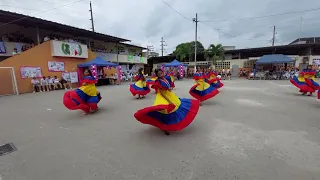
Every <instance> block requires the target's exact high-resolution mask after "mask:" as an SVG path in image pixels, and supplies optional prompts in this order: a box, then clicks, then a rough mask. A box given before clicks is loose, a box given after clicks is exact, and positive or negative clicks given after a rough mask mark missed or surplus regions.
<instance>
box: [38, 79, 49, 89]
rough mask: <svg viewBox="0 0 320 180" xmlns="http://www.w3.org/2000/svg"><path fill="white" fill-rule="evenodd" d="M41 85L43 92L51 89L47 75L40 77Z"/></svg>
mask: <svg viewBox="0 0 320 180" xmlns="http://www.w3.org/2000/svg"><path fill="white" fill-rule="evenodd" d="M40 86H41V88H42V91H43V92H45V91H49V90H50V89H49V85H48V80H47V79H46V77H45V76H43V77H42V78H41V79H40Z"/></svg>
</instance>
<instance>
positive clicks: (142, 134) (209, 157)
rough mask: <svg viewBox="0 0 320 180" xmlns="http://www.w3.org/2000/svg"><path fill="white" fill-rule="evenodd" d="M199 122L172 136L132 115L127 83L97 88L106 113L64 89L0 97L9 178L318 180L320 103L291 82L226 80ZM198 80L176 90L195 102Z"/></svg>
mask: <svg viewBox="0 0 320 180" xmlns="http://www.w3.org/2000/svg"><path fill="white" fill-rule="evenodd" d="M224 83H225V86H224V87H223V88H222V89H221V91H220V94H218V95H217V96H216V97H215V98H213V99H210V100H208V101H206V102H204V103H203V105H202V106H201V107H200V111H199V113H198V115H197V117H196V119H195V120H194V122H193V123H192V124H191V125H190V126H189V127H188V128H186V129H184V130H183V131H181V132H177V133H172V134H171V135H170V136H165V135H164V134H163V132H161V131H160V130H158V129H156V128H154V127H151V126H148V125H143V124H141V123H139V122H137V121H136V120H135V118H134V117H133V114H134V113H135V112H136V111H137V110H138V109H140V108H143V107H145V106H148V105H151V104H152V103H153V100H154V94H153V93H151V94H149V95H147V97H146V98H145V99H143V100H136V99H134V98H133V97H132V96H131V94H130V92H129V87H128V85H120V86H106V87H101V88H100V87H99V90H100V92H101V93H102V96H103V99H102V101H101V103H100V104H99V106H100V111H98V112H97V113H96V114H92V115H87V116H85V115H83V114H82V113H81V112H79V111H69V110H67V109H66V108H65V107H64V106H63V104H62V96H63V93H64V91H54V92H46V93H36V94H23V95H19V96H10V97H0V114H1V120H0V144H4V143H8V142H12V143H14V144H15V145H16V146H17V148H18V151H16V152H13V153H11V154H8V155H5V156H0V179H1V180H103V179H107V180H225V179H228V180H238V179H243V180H316V179H320V102H319V101H318V100H317V99H316V97H315V95H314V96H313V97H309V96H302V95H300V94H299V93H298V90H297V89H296V88H295V87H293V86H291V85H290V82H289V81H249V80H232V81H224ZM192 84H193V81H191V80H184V81H179V82H176V86H177V88H176V89H175V90H174V91H175V92H176V93H177V95H178V96H180V97H187V98H190V95H189V93H188V91H189V88H190V87H191V85H192Z"/></svg>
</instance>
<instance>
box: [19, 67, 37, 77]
mask: <svg viewBox="0 0 320 180" xmlns="http://www.w3.org/2000/svg"><path fill="white" fill-rule="evenodd" d="M20 75H21V78H33V77H36V78H41V77H42V71H41V68H40V67H30V66H21V67H20Z"/></svg>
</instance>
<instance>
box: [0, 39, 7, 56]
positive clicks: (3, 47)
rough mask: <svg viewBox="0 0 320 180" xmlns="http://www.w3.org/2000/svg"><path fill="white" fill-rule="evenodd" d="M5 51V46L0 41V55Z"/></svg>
mask: <svg viewBox="0 0 320 180" xmlns="http://www.w3.org/2000/svg"><path fill="white" fill-rule="evenodd" d="M6 52H7V51H6V46H5V45H4V42H3V41H0V53H2V54H5V53H6Z"/></svg>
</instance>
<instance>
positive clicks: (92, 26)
mask: <svg viewBox="0 0 320 180" xmlns="http://www.w3.org/2000/svg"><path fill="white" fill-rule="evenodd" d="M89 11H90V14H91V19H90V20H91V29H92V31H93V32H94V23H93V13H92V5H91V1H90V10H89Z"/></svg>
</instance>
